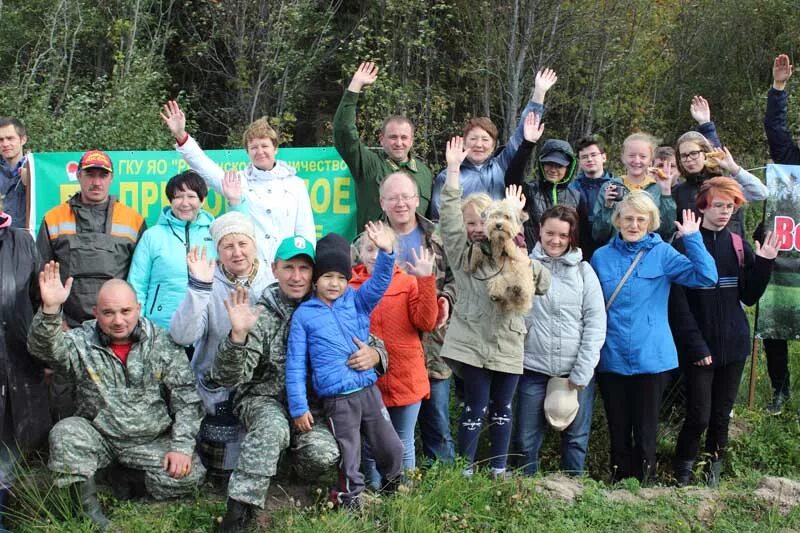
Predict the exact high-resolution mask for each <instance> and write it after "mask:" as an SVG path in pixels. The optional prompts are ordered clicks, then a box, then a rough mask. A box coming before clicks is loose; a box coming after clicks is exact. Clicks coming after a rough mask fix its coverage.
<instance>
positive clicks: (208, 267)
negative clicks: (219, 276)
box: [186, 246, 216, 283]
mask: <svg viewBox="0 0 800 533" xmlns="http://www.w3.org/2000/svg"><path fill="white" fill-rule="evenodd" d="M186 266H187V267H188V268H189V274H190V275H191V276H192V277H193V278H194V279H196V280H199V281H204V282H206V283H211V282H212V281H214V269H215V268H216V266H215V264H214V259H213V258H210V257H208V254H207V253H206V247H205V246H203V248H202V249H201V248H200V247H199V246H193V247H192V249H191V250H190V251H189V253H188V254H186Z"/></svg>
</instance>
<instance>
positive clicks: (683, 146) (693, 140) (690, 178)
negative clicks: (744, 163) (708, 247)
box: [672, 131, 767, 235]
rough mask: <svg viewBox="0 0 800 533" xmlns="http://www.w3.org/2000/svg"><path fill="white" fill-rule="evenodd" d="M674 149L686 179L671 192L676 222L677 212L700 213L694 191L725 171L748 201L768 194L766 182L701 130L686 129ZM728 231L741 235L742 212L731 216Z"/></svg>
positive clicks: (762, 197) (679, 219) (682, 174)
mask: <svg viewBox="0 0 800 533" xmlns="http://www.w3.org/2000/svg"><path fill="white" fill-rule="evenodd" d="M675 152H676V153H675V156H676V159H677V163H678V171H679V172H680V173H681V176H682V177H683V178H684V180H685V181H684V182H683V183H681V184H679V185H677V186H676V187H675V188H674V189H673V191H672V196H673V197H674V198H675V204H676V206H677V215H678V221H679V222H680V221H682V219H681V216H680V215H681V213H682V212H683V210H684V209H692V210H694V212H695V214H696V215H697V214H699V211H698V210H697V207H696V205H695V198H696V197H697V192H698V191H699V190H700V186H701V185H702V184H703V182H705V181H706V180H708V179H710V178H713V177H714V176H720V175H723V174H724V175H726V176H730V177H732V178H733V179H734V180H736V182H737V183H738V184H739V185H740V186H741V187H742V192H743V194H744V199H745V200H747V201H748V202H758V201H760V200H764V199H765V198H766V197H767V187H766V185H764V184H763V183H761V182H760V181H759V179H758V178H756V177H755V176H753V175H752V174H750V173H749V172H747V171H746V170H745V169H743V168H742V167H740V166H739V165H737V164H736V161H734V160H733V156H731V153H730V152H729V151H728V149H727V148H724V147H723V148H717V149H715V148H713V147H712V146H711V143H710V142H709V141H708V139H706V138H705V137H704V136H703V135H702V134H701V133H698V132H696V131H688V132H686V133H684V134H683V135H681V136H680V137H679V138H678V142H677V143H676V146H675ZM730 230H731V231H733V232H734V233H737V234H738V235H742V234H743V232H744V215H743V213H742V211H739V212H737V214H736V216H734V217H733V218H732V219H731V225H730Z"/></svg>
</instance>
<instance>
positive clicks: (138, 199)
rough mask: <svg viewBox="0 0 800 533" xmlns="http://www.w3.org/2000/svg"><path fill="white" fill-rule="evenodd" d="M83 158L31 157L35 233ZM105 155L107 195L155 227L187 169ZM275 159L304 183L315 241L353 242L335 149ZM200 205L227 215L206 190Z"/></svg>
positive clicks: (347, 189) (214, 154)
mask: <svg viewBox="0 0 800 533" xmlns="http://www.w3.org/2000/svg"><path fill="white" fill-rule="evenodd" d="M206 154H208V156H209V157H210V158H211V159H213V160H214V161H215V162H216V163H218V164H219V165H220V166H221V167H222V168H223V169H224V170H243V169H244V168H245V167H246V166H247V164H248V159H247V153H246V152H245V151H244V150H208V151H206ZM81 155H82V152H53V153H39V154H33V157H32V161H31V171H32V180H31V181H32V182H33V189H32V191H31V222H32V224H33V226H34V231H35V232H38V230H39V224H40V223H41V221H42V217H43V216H44V214H45V213H46V212H47V211H49V210H50V209H52V208H53V207H55V206H56V205H58V204H59V203H62V202H64V201H66V200H67V199H68V198H69V197H70V196H72V195H73V194H75V193H76V192H77V191H78V190H79V189H80V186H79V185H78V180H77V178H76V171H77V169H78V160H79V159H80V157H81ZM108 155H109V156H110V157H111V160H112V161H113V162H114V181H113V182H112V184H111V194H113V195H115V196H117V197H119V199H120V201H122V202H123V203H124V204H126V205H128V206H129V207H132V208H133V209H136V210H137V211H138V212H139V213H141V214H142V216H143V217H144V218H145V219H146V220H147V225H148V227H152V226H155V224H156V222H157V221H158V216H159V213H160V212H161V209H162V207H164V206H167V205H169V200H168V199H167V195H166V193H165V188H166V185H167V181H169V179H170V178H171V177H172V176H174V175H175V174H178V173H179V172H183V171H184V170H187V169H188V168H189V167H188V165H187V164H186V162H185V161H184V160H183V158H181V156H180V155H179V154H178V153H177V152H175V151H165V152H108ZM278 159H280V160H282V161H285V162H286V163H288V164H290V165H292V166H293V167H294V168H295V169H296V170H297V175H298V176H300V177H301V178H303V179H304V180H305V182H306V186H307V187H308V192H309V196H310V198H311V209H312V210H313V212H314V221H315V223H316V226H317V238H319V237H321V236H323V235H325V234H327V233H331V232H335V233H339V234H340V235H343V236H344V237H345V238H347V239H350V240H352V239H353V237H355V229H356V195H355V189H354V184H353V179H352V178H351V176H350V171H349V170H348V168H347V165H346V164H345V162H344V161H342V159H341V157H339V153H338V152H337V151H336V149H335V148H333V147H327V148H281V149H280V150H279V151H278ZM203 207H204V209H206V210H208V211H209V212H210V213H211V214H212V215H214V216H219V215H220V214H222V213H224V212H225V207H226V206H225V199H224V198H223V197H222V195H220V194H218V193H216V192H214V191H209V195H208V198H206V201H205V203H204V204H203ZM35 234H36V233H34V235H35Z"/></svg>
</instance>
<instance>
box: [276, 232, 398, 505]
mask: <svg viewBox="0 0 800 533" xmlns="http://www.w3.org/2000/svg"><path fill="white" fill-rule="evenodd" d="M366 233H367V236H368V237H369V239H370V240H371V241H372V242H373V243H375V245H376V246H377V247H378V248H379V250H380V251H379V253H378V258H377V260H376V262H375V269H374V271H373V274H372V277H370V279H369V280H368V281H367V282H366V283H364V285H362V286H361V288H360V289H358V290H355V289H352V288H350V287H348V284H347V281H348V280H349V279H350V277H351V275H352V271H351V266H350V245H349V244H348V242H347V241H346V240H345V239H344V238H343V237H341V236H340V235H337V234H335V233H329V234H328V235H326V236H325V237H323V238H322V239H320V240H319V242H318V243H317V249H316V263H315V265H314V281H315V283H316V287H315V293H314V296H312V297H311V299H309V300H308V301H306V302H304V303H302V304H301V305H300V307H298V308H297V310H296V311H295V312H294V315H292V323H291V325H290V326H289V340H288V353H287V355H286V394H287V396H288V401H289V414H290V415H291V416H292V418H293V419H294V424H295V427H296V428H297V429H298V430H299V431H303V432H305V431H310V430H311V425H312V424H313V423H314V418H313V417H312V416H311V411H310V410H309V408H308V401H307V396H306V376H307V372H308V365H310V367H311V380H312V384H313V387H314V392H315V393H316V394H317V396H318V397H319V398H321V399H322V401H323V407H324V409H325V417H326V418H327V421H328V425H329V426H330V429H331V433H333V436H334V438H335V439H336V442H337V443H338V444H339V453H340V454H341V458H340V460H339V487H338V491H337V493H336V499H337V501H338V503H340V504H342V505H344V506H346V507H348V508H353V509H357V508H358V507H359V502H360V495H361V492H363V490H364V476H363V475H362V474H361V472H360V466H361V434H362V433H363V434H364V436H365V438H366V439H367V442H368V443H369V445H370V449H371V450H372V452H373V455H374V457H375V461H376V463H377V465H378V471H379V472H380V473H381V475H382V476H383V479H384V483H385V485H386V488H387V489H394V488H395V487H396V486H397V483H398V482H399V480H400V474H401V470H402V458H403V443H402V442H401V441H400V438H399V437H398V436H397V433H396V432H395V430H394V427H393V426H392V422H391V419H390V418H389V413H388V412H387V410H386V407H384V405H383V400H382V399H381V393H380V391H379V390H378V388H377V387H376V386H375V382H376V381H377V379H378V376H377V374H376V373H375V371H374V370H373V369H369V370H364V371H358V370H354V369H352V368H350V367H348V366H347V359H348V357H349V356H350V354H352V353H353V351H354V350H355V349H357V346H356V345H355V344H354V339H356V338H358V339H360V340H361V341H363V342H366V341H367V339H368V337H369V316H370V314H371V313H372V310H373V309H374V308H375V306H376V305H378V302H379V301H380V299H381V297H382V296H383V293H384V292H386V289H387V288H388V287H389V284H390V283H391V281H392V271H393V268H394V253H392V242H393V241H392V235H391V232H390V230H389V229H388V228H384V226H383V224H382V223H381V222H377V223H372V222H370V223H368V224H367V226H366ZM306 361H308V363H306Z"/></svg>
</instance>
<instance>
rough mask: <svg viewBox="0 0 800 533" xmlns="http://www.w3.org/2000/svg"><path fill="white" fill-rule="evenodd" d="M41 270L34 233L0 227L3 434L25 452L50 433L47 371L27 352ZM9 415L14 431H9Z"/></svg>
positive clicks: (0, 410)
mask: <svg viewBox="0 0 800 533" xmlns="http://www.w3.org/2000/svg"><path fill="white" fill-rule="evenodd" d="M2 218H3V217H2V215H0V221H1V220H2ZM40 269H41V261H40V260H39V253H38V251H37V250H36V245H35V244H34V243H33V239H32V238H31V236H30V234H29V233H28V232H27V231H25V230H21V229H16V228H4V229H0V415H2V416H0V435H6V436H11V435H13V436H14V438H15V439H16V440H17V442H18V443H19V444H20V446H21V447H22V448H23V449H31V448H36V447H38V446H40V445H42V444H44V443H46V441H47V433H48V431H49V430H50V410H49V408H48V398H47V386H46V385H45V384H44V382H43V378H44V374H43V370H44V368H43V367H42V365H41V363H39V362H38V361H37V360H36V359H34V358H33V357H31V355H30V354H29V353H28V348H27V337H28V327H29V326H30V324H31V320H32V319H33V314H34V310H35V307H36V306H38V302H37V303H34V302H33V301H32V300H34V299H38V296H37V295H38V274H39V270H40ZM7 410H10V413H9V412H7ZM9 414H10V420H11V424H12V428H7V427H3V425H4V424H5V423H6V422H8V418H9V417H8V415H9ZM0 445H2V444H0Z"/></svg>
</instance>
